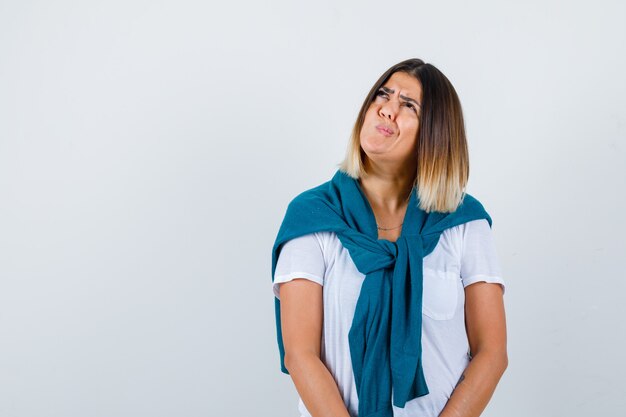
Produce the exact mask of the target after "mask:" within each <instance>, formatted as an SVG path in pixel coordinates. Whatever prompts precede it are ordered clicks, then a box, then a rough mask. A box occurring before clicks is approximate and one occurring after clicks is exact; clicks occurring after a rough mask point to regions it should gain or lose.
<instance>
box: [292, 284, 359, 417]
mask: <svg viewBox="0 0 626 417" xmlns="http://www.w3.org/2000/svg"><path fill="white" fill-rule="evenodd" d="M322 300H323V299H322V286H321V285H319V284H317V283H315V282H312V281H309V280H306V279H294V280H292V281H289V282H285V283H283V284H280V305H281V306H280V310H281V312H280V315H281V326H282V334H283V344H284V346H285V367H286V368H287V370H288V371H289V375H291V378H292V379H293V382H294V384H295V386H296V389H297V391H298V394H300V398H302V401H303V402H304V405H305V406H306V408H307V410H309V412H310V413H311V415H312V416H313V417H331V416H332V417H350V414H349V413H348V410H347V408H346V406H345V404H344V402H343V399H342V398H341V394H340V393H339V388H338V387H337V383H336V382H335V380H334V378H333V376H332V375H331V374H330V371H329V370H328V368H327V367H326V365H325V364H324V363H323V362H322V360H321V358H320V349H321V338H322V323H323V314H324V310H323V302H322Z"/></svg>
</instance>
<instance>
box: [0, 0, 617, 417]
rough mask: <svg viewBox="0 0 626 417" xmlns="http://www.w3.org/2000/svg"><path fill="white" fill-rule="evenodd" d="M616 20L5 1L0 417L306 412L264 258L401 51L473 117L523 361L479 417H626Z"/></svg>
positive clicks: (267, 5) (605, 13) (378, 7)
mask: <svg viewBox="0 0 626 417" xmlns="http://www.w3.org/2000/svg"><path fill="white" fill-rule="evenodd" d="M625 16H626V5H625V3H624V2H620V1H617V0H616V1H595V2H580V1H544V0H542V1H525V2H502V1H472V2H453V1H445V2H435V1H430V2H419V1H406V2H398V1H396V2H394V1H390V2H381V1H376V2H364V1H349V2H348V1H346V2H331V1H316V2H310V1H309V2H301V1H293V0H290V1H282V2H281V1H273V2H259V1H251V0H250V1H244V2H225V1H224V2H206V1H195V2H194V1H186V0H185V1H176V2H174V1H153V0H150V1H148V0H145V1H139V0H124V1H107V2H95V1H91V2H89V1H85V2H77V1H54V2H49V1H11V2H8V1H0V416H2V417H5V416H6V417H30V416H33V417H34V416H37V417H39V416H46V417H57V416H58V417H85V416H102V417H104V416H106V417H108V416H116V417H117V416H119V417H136V416H168V417H169V416H190V417H191V416H272V417H274V416H275V417H289V416H292V417H295V416H297V403H296V399H297V397H296V391H295V388H294V386H293V383H292V381H291V379H290V378H289V376H287V375H284V374H281V373H280V370H279V357H278V349H277V345H276V333H275V323H274V310H273V308H274V307H273V296H272V292H271V275H270V255H271V247H272V244H273V241H274V238H275V237H276V233H277V231H278V226H279V225H280V222H281V220H282V217H283V215H284V211H285V209H286V205H287V203H288V202H289V201H290V200H291V198H293V197H294V196H295V195H296V194H298V193H299V192H301V191H304V190H305V189H308V188H310V187H313V186H315V185H318V184H320V183H322V182H325V181H327V180H329V179H330V177H331V176H332V174H333V173H334V172H335V170H336V164H337V163H338V162H339V161H340V160H341V159H342V157H343V153H344V150H345V147H346V144H347V140H348V135H349V133H350V129H351V127H352V124H353V122H354V119H355V118H356V114H357V111H358V108H359V106H360V104H361V102H362V100H363V99H364V97H365V94H366V93H367V91H368V90H369V88H370V87H371V85H372V84H373V82H374V81H375V80H376V79H377V78H378V76H379V75H380V74H381V73H382V72H383V71H384V70H385V69H387V68H388V67H389V66H391V65H393V64H395V63H397V62H399V61H401V60H404V59H406V58H410V57H418V58H422V59H423V60H425V61H426V62H430V63H432V64H433V65H435V66H436V67H438V68H439V69H440V70H441V71H442V72H443V73H444V74H446V75H447V76H448V78H449V79H450V80H451V81H452V83H453V85H454V86H455V88H456V90H457V92H458V94H459V96H460V98H461V102H462V105H463V109H464V114H465V119H466V126H467V133H468V141H469V147H470V156H471V176H470V184H469V187H468V192H469V193H470V194H472V195H473V196H475V197H476V198H478V199H479V200H480V201H481V202H482V203H483V205H484V206H485V208H486V209H487V211H488V212H489V213H490V215H491V216H492V218H493V221H494V223H493V230H494V233H495V238H496V243H497V248H498V252H499V255H500V259H501V264H502V268H503V271H504V274H505V276H504V278H505V280H506V282H507V293H506V295H505V302H506V308H507V319H508V331H509V359H510V365H509V368H508V370H507V372H506V374H505V376H504V377H503V379H502V380H501V383H500V385H499V386H498V388H497V390H496V393H495V395H494V397H493V400H492V401H491V403H490V404H489V407H488V408H487V410H486V411H485V413H484V416H492V417H493V416H508V417H517V416H519V417H528V416H533V417H543V416H546V417H552V416H568V417H575V416H580V417H582V416H590V415H609V416H615V415H618V414H620V413H621V412H623V411H624V409H626V384H625V383H624V375H625V372H626V359H625V358H626V356H625V354H624V352H625V351H626V340H625V338H624V334H625V332H624V330H626V328H625V327H626V326H624V318H625V317H626V307H625V305H626V303H625V302H624V291H625V290H626V276H624V267H623V262H624V257H625V255H626V248H625V244H624V236H625V235H626V214H625V213H626V211H625V210H626V203H625V198H624V190H625V188H626V151H625V147H626V144H625V139H626V114H625V109H626V83H625V82H624V74H626V62H625V57H626V53H625V51H626V29H625V26H624V17H625Z"/></svg>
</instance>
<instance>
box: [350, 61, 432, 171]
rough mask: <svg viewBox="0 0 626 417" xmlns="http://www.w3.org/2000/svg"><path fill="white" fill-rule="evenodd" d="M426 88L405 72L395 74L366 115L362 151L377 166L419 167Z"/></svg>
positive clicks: (362, 135)
mask: <svg viewBox="0 0 626 417" xmlns="http://www.w3.org/2000/svg"><path fill="white" fill-rule="evenodd" d="M421 97H422V86H421V84H420V82H419V81H418V80H417V79H416V78H415V77H413V76H412V75H409V74H407V73H404V72H396V73H394V74H393V75H392V76H391V77H390V78H389V79H388V80H387V82H386V83H385V84H383V86H382V87H381V88H380V89H379V90H378V92H377V93H376V98H375V99H374V101H373V102H372V104H371V105H370V107H369V109H367V112H366V113H365V119H364V121H363V126H362V128H361V137H360V140H361V148H362V149H363V151H364V152H365V154H366V155H367V157H368V158H369V159H370V160H372V161H374V162H381V163H389V162H391V163H398V164H404V163H406V162H409V163H410V164H412V165H413V164H415V163H416V162H415V160H416V158H415V154H416V146H417V132H418V129H419V116H420V112H421V108H420V106H421Z"/></svg>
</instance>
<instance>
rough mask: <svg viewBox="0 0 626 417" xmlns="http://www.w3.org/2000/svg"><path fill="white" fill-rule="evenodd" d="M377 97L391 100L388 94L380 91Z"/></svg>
mask: <svg viewBox="0 0 626 417" xmlns="http://www.w3.org/2000/svg"><path fill="white" fill-rule="evenodd" d="M376 97H384V98H389V95H388V94H387V93H385V92H384V91H383V90H378V91H377V92H376Z"/></svg>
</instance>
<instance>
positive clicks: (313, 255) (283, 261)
mask: <svg viewBox="0 0 626 417" xmlns="http://www.w3.org/2000/svg"><path fill="white" fill-rule="evenodd" d="M325 270H326V264H325V262H324V252H323V249H322V242H321V240H320V239H319V237H318V236H317V234H315V233H311V234H308V235H304V236H300V237H297V238H294V239H291V240H288V241H287V242H285V243H284V244H283V246H282V249H281V251H280V253H279V254H278V259H277V260H276V270H275V271H274V282H273V283H272V288H273V291H274V296H275V297H276V298H278V299H280V284H282V283H284V282H289V281H291V280H293V279H295V278H305V279H308V280H310V281H313V282H317V283H318V284H320V285H322V286H323V285H324V272H325Z"/></svg>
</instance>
